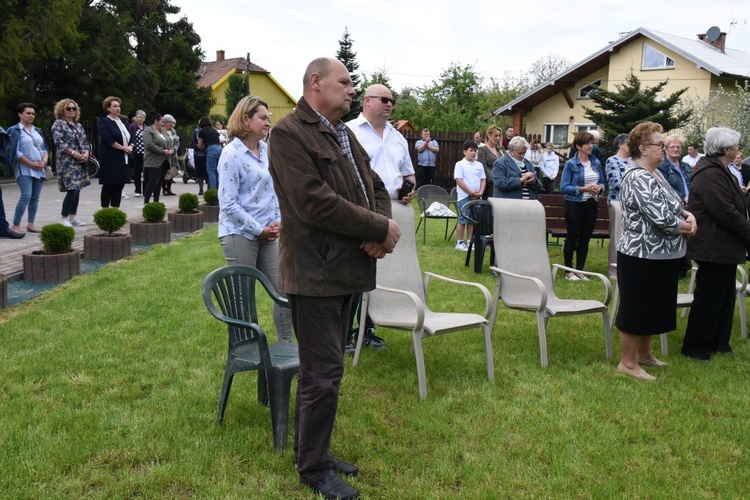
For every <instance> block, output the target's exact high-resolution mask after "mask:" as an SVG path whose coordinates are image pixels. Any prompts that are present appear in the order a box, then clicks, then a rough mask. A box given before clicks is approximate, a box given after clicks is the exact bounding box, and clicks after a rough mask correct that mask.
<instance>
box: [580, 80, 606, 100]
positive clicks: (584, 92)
mask: <svg viewBox="0 0 750 500" xmlns="http://www.w3.org/2000/svg"><path fill="white" fill-rule="evenodd" d="M601 86H602V79H601V78H599V79H598V80H594V81H593V82H591V83H589V84H588V85H586V86H585V87H581V88H580V89H578V98H579V99H589V92H591V91H592V90H594V89H596V88H601Z"/></svg>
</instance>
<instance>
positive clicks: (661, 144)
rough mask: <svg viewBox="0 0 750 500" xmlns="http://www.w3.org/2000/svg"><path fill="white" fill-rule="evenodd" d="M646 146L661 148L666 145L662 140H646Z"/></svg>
mask: <svg viewBox="0 0 750 500" xmlns="http://www.w3.org/2000/svg"><path fill="white" fill-rule="evenodd" d="M646 146H658V147H660V148H662V149H666V146H665V145H664V143H663V142H647V143H646Z"/></svg>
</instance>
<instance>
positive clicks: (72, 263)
mask: <svg viewBox="0 0 750 500" xmlns="http://www.w3.org/2000/svg"><path fill="white" fill-rule="evenodd" d="M78 274H81V253H80V252H79V251H77V250H71V251H70V252H68V253H58V254H45V253H44V252H41V251H39V252H33V253H27V254H24V256H23V279H25V280H26V281H33V282H36V283H55V282H58V281H67V280H69V279H70V278H72V277H73V276H77V275H78Z"/></svg>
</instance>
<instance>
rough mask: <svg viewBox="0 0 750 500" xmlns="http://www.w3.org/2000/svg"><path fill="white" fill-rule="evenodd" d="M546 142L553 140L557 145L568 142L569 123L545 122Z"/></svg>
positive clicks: (563, 144)
mask: <svg viewBox="0 0 750 500" xmlns="http://www.w3.org/2000/svg"><path fill="white" fill-rule="evenodd" d="M544 142H545V143H547V142H551V143H552V144H554V145H555V146H556V147H560V146H565V145H567V144H568V124H567V123H545V124H544Z"/></svg>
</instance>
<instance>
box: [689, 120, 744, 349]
mask: <svg viewBox="0 0 750 500" xmlns="http://www.w3.org/2000/svg"><path fill="white" fill-rule="evenodd" d="M739 142H740V134H739V132H737V131H735V130H732V129H729V128H725V127H713V128H710V129H708V131H707V132H706V141H705V143H704V145H703V147H704V149H705V152H706V156H704V157H703V158H701V159H700V160H698V163H697V164H696V165H695V169H694V170H693V176H692V178H691V181H690V198H689V200H688V207H689V209H690V211H691V212H693V214H694V215H695V220H696V221H697V223H698V228H699V229H698V233H697V234H696V235H695V237H693V238H691V239H690V240H688V248H687V255H688V257H689V258H691V259H693V260H694V261H696V262H697V263H698V273H697V275H696V279H695V293H694V295H693V305H692V307H691V308H690V317H689V318H688V325H687V330H686V331H685V339H684V340H683V342H682V354H684V355H685V356H687V357H689V358H694V359H699V360H709V359H710V358H711V356H712V355H713V354H716V353H731V352H732V348H731V347H730V345H729V340H730V338H731V336H732V319H733V317H734V301H735V272H736V266H737V265H738V264H744V263H745V258H746V256H747V248H748V247H750V222H748V220H747V199H746V197H745V194H744V193H743V192H742V190H741V189H740V186H739V184H738V183H737V179H736V178H735V177H734V175H732V173H731V172H730V171H729V163H730V162H731V161H733V160H734V158H735V156H736V155H737V151H738V149H739Z"/></svg>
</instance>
